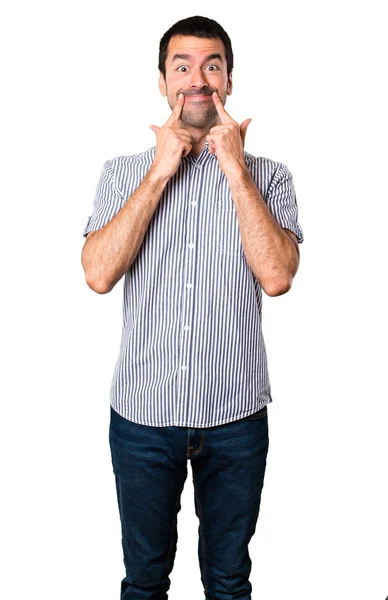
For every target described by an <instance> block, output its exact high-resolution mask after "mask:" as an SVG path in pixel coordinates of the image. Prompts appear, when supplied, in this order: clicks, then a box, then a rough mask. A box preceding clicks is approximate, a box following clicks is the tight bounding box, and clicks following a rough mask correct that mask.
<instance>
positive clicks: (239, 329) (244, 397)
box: [84, 147, 303, 427]
mask: <svg viewBox="0 0 388 600" xmlns="http://www.w3.org/2000/svg"><path fill="white" fill-rule="evenodd" d="M244 154H245V162H246V165H247V167H248V169H249V171H250V173H251V175H252V177H253V179H254V181H255V183H256V185H257V187H258V189H259V191H260V193H261V195H262V197H263V199H264V201H265V202H266V204H267V206H268V208H269V210H270V212H271V213H272V214H273V216H274V217H275V219H276V220H277V221H278V223H279V224H280V226H281V227H284V228H287V229H289V230H291V231H293V232H294V233H295V235H296V236H297V238H298V242H299V243H301V242H302V241H303V232H302V229H301V227H300V225H299V223H298V208H297V203H296V197H295V191H294V186H293V182H292V175H291V173H290V172H289V171H288V169H287V167H286V166H285V165H284V164H282V163H279V162H274V161H272V160H269V159H267V158H256V157H254V156H252V155H251V154H248V153H247V152H245V153H244ZM154 155H155V147H152V148H150V149H149V150H147V151H145V152H143V153H141V154H136V155H134V156H118V157H116V158H114V159H112V160H109V161H107V162H106V163H105V164H104V168H103V172H102V174H101V177H100V181H99V184H98V187H97V192H96V196H95V200H94V211H93V214H92V216H91V217H89V219H88V222H87V225H86V228H85V230H84V236H86V234H87V233H88V232H89V231H94V230H97V229H101V227H103V226H104V225H105V224H106V223H107V222H108V221H110V220H111V219H112V217H113V216H114V215H115V214H116V213H117V212H118V211H119V210H120V209H121V208H122V206H123V205H124V204H125V202H126V201H127V199H128V197H129V196H130V195H131V194H132V193H133V192H134V191H135V190H136V188H137V187H138V186H139V184H140V183H141V181H142V180H143V178H144V177H145V175H146V173H147V171H148V169H149V168H150V166H151V164H152V161H153V158H154ZM261 308H262V290H261V286H260V285H259V283H258V281H257V280H256V278H255V277H254V275H253V273H252V271H251V269H250V268H249V266H248V264H247V262H246V259H245V256H244V253H243V249H242V245H241V237H240V231H239V227H238V222H237V216H236V213H235V209H234V204H233V200H232V198H231V193H230V188H229V185H228V182H227V179H226V177H225V175H224V174H223V172H222V171H221V169H220V168H219V166H218V161H217V158H216V155H215V154H210V153H209V152H208V150H207V148H204V150H202V152H201V153H200V154H199V155H198V156H195V155H193V154H189V155H188V156H186V157H184V158H182V161H181V164H180V166H179V169H178V171H177V172H176V174H175V175H174V176H173V177H172V178H171V179H170V180H169V182H168V183H167V186H166V187H165V189H164V192H163V194H162V196H161V199H160V202H159V204H158V207H157V209H156V212H155V213H154V215H153V217H152V219H151V222H150V224H149V227H148V229H147V232H146V235H145V237H144V240H143V243H142V245H141V247H140V250H139V252H138V255H137V256H136V258H135V261H134V262H133V264H132V265H131V267H130V269H129V270H128V271H127V272H126V273H125V276H124V298H123V330H122V339H121V345H120V351H119V356H118V359H117V363H116V367H115V370H114V375H113V380H112V385H111V396H110V400H111V405H112V407H113V408H114V409H115V410H116V411H117V412H118V413H119V414H120V415H122V416H123V417H124V418H126V419H129V420H130V421H134V422H135V423H140V424H142V425H152V426H157V427H162V426H169V425H177V426H184V427H212V426H214V425H222V424H223V423H229V422H231V421H235V420H237V419H241V418H243V417H246V416H248V415H250V414H251V413H254V412H256V411H258V410H260V409H261V408H263V407H264V406H265V405H266V404H268V403H269V402H272V397H271V388H270V382H269V377H268V370H267V356H266V349H265V344H264V340H263V335H262V328H261Z"/></svg>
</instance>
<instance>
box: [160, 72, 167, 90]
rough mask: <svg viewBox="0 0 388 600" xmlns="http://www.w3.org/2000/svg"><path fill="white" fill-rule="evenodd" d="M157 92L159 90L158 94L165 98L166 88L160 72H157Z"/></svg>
mask: <svg viewBox="0 0 388 600" xmlns="http://www.w3.org/2000/svg"><path fill="white" fill-rule="evenodd" d="M159 90H160V93H161V94H162V96H166V94H167V88H166V82H165V79H164V77H163V73H162V71H159Z"/></svg>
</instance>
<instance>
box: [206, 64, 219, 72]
mask: <svg viewBox="0 0 388 600" xmlns="http://www.w3.org/2000/svg"><path fill="white" fill-rule="evenodd" d="M206 68H207V70H208V71H218V70H219V67H218V66H217V65H208V66H207V67H206Z"/></svg>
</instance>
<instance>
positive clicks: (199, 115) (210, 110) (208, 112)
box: [167, 92, 225, 129]
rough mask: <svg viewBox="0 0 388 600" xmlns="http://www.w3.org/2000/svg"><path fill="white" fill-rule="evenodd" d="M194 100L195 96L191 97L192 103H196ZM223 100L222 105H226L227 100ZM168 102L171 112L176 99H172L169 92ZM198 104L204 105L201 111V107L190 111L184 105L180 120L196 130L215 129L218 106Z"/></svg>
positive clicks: (199, 102)
mask: <svg viewBox="0 0 388 600" xmlns="http://www.w3.org/2000/svg"><path fill="white" fill-rule="evenodd" d="M220 97H221V96H220ZM193 98H194V96H191V101H190V102H195V100H193ZM221 100H222V103H223V104H225V98H223V97H221ZM167 102H168V105H169V107H170V108H171V110H173V108H174V106H175V103H176V97H175V96H174V97H170V96H169V95H168V92H167ZM197 104H203V108H202V109H201V107H200V106H199V107H197V108H193V109H189V108H188V107H187V105H185V104H184V105H183V109H182V114H181V116H180V120H181V121H182V123H184V124H185V125H187V126H188V127H195V128H196V129H210V128H211V127H213V125H214V123H215V121H216V120H217V118H218V112H217V109H216V105H215V104H214V102H213V101H211V102H210V103H209V104H208V103H205V102H201V101H200V100H199V101H198V103H197Z"/></svg>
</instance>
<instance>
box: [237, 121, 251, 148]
mask: <svg viewBox="0 0 388 600" xmlns="http://www.w3.org/2000/svg"><path fill="white" fill-rule="evenodd" d="M251 121H252V119H245V121H243V122H242V123H241V125H240V135H241V139H242V143H243V145H244V143H245V136H246V135H247V129H248V125H249V123H250V122H251Z"/></svg>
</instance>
